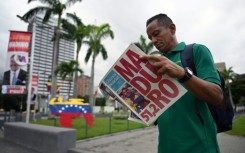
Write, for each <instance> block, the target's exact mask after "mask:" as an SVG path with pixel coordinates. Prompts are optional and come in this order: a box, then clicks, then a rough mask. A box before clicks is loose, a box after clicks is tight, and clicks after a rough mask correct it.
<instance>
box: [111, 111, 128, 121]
mask: <svg viewBox="0 0 245 153" xmlns="http://www.w3.org/2000/svg"><path fill="white" fill-rule="evenodd" d="M112 117H113V119H121V120H126V119H128V112H113V113H112Z"/></svg>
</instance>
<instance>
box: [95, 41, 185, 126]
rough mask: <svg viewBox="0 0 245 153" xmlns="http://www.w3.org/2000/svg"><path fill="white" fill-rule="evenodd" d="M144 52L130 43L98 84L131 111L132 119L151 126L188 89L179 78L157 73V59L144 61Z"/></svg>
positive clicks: (130, 118) (130, 117)
mask: <svg viewBox="0 0 245 153" xmlns="http://www.w3.org/2000/svg"><path fill="white" fill-rule="evenodd" d="M142 55H145V53H144V52H143V51H142V50H140V49H139V48H138V47H137V46H136V45H134V44H130V45H129V47H128V48H127V49H126V50H125V51H124V53H123V54H122V55H121V56H120V57H119V59H118V60H117V61H116V62H115V63H114V65H113V66H112V67H111V68H110V70H109V71H108V72H107V73H106V75H105V76H104V77H103V79H102V80H101V82H100V84H99V88H100V89H101V90H102V91H103V92H105V93H106V94H109V95H110V96H111V97H112V98H115V100H117V101H118V102H120V103H121V104H122V105H125V106H126V107H127V108H128V109H129V110H130V111H131V113H130V116H129V120H132V121H136V122H139V123H142V124H145V125H148V126H149V125H150V124H152V123H153V122H154V121H155V120H156V119H157V118H158V117H159V116H160V115H161V114H162V113H163V112H164V111H166V110H167V109H168V108H169V107H170V106H171V105H173V104H174V103H175V102H176V101H177V100H178V99H179V98H180V97H181V96H183V95H184V94H185V93H186V89H185V88H184V87H183V86H182V85H181V84H180V83H178V81H176V79H173V78H170V77H168V76H167V75H160V74H158V73H157V71H156V69H155V68H154V67H153V66H152V62H154V61H142V60H140V59H139V58H140V56H142Z"/></svg>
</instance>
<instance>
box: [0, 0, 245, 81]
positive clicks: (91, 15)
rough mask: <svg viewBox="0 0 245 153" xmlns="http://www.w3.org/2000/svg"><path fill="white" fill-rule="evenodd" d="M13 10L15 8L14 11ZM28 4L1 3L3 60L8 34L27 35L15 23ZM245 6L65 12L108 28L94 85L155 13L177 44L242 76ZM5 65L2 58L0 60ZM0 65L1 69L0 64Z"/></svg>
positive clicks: (88, 5)
mask: <svg viewBox="0 0 245 153" xmlns="http://www.w3.org/2000/svg"><path fill="white" fill-rule="evenodd" d="M13 4H14V5H13ZM37 4H40V3H38V2H34V3H33V4H27V0H18V1H16V0H8V1H1V2H0V14H1V15H0V21H1V29H0V32H1V36H0V44H1V45H0V52H1V55H5V53H6V50H7V43H8V37H9V32H8V30H26V29H27V24H25V23H23V22H22V21H20V20H19V19H18V18H16V15H17V14H20V15H23V14H24V13H25V12H26V11H28V10H29V9H30V8H32V7H33V6H35V5H37ZM244 8H245V1H244V0H216V1H213V0H206V1H196V0H185V1H177V0H151V1H149V0H124V1H114V0H83V1H82V2H81V3H76V4H75V5H74V6H71V8H69V9H68V10H67V11H69V12H71V13H72V12H76V14H77V15H78V16H80V17H81V18H82V20H83V22H84V23H85V24H97V25H100V24H102V23H109V24H110V25H111V29H112V30H113V31H114V34H115V39H114V40H111V39H110V38H108V39H107V40H105V41H104V42H105V47H106V49H107V51H108V55H109V57H108V59H107V60H106V61H104V60H102V58H101V55H99V56H98V58H97V59H96V65H95V70H96V72H95V85H98V83H99V81H100V80H101V78H102V77H103V76H104V75H105V73H106V72H107V71H108V69H109V68H110V67H111V66H112V64H113V63H114V62H115V61H116V59H117V58H118V57H119V56H120V55H121V54H122V52H123V51H124V50H125V49H126V48H127V47H128V45H129V44H130V43H132V42H135V41H138V40H139V37H140V35H144V36H146V33H145V22H146V20H147V19H148V18H149V17H151V16H153V15H155V14H158V13H166V14H168V15H169V16H170V17H171V18H172V19H173V21H174V22H175V24H176V26H177V38H178V41H185V42H186V43H194V42H196V43H202V44H204V45H206V46H207V47H208V48H209V49H210V50H211V52H212V54H213V57H214V60H215V62H221V61H224V62H226V65H227V67H231V66H232V67H233V70H234V71H235V72H237V73H245V66H244V65H245V61H244V60H243V57H245V52H244V49H245V43H244V42H245V27H244V25H245V20H244V14H245V9H244ZM85 54H86V47H84V46H83V47H82V50H81V54H80V56H79V58H80V59H81V60H80V65H81V67H82V69H83V70H84V72H85V74H86V75H90V69H91V61H89V63H88V64H87V65H85V63H84V56H85ZM0 60H1V61H4V56H0ZM1 63H2V64H1V65H0V66H1V67H3V65H4V62H1Z"/></svg>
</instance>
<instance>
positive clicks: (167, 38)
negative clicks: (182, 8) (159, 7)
mask: <svg viewBox="0 0 245 153" xmlns="http://www.w3.org/2000/svg"><path fill="white" fill-rule="evenodd" d="M171 26H172V25H171ZM171 26H168V27H167V26H164V25H162V24H160V23H158V21H157V20H153V21H152V22H151V23H150V24H149V25H148V26H147V27H146V32H147V35H148V38H149V39H150V40H151V41H152V43H153V44H154V46H155V47H156V48H157V49H158V50H159V51H160V52H165V53H166V52H168V51H170V50H171V49H172V48H171V42H172V41H173V36H174V33H173V31H172V29H171Z"/></svg>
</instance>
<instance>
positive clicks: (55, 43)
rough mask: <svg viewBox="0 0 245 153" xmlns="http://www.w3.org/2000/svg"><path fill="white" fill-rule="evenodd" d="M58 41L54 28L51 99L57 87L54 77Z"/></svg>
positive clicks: (57, 33) (58, 37)
mask: <svg viewBox="0 0 245 153" xmlns="http://www.w3.org/2000/svg"><path fill="white" fill-rule="evenodd" d="M59 40H60V31H59V29H58V28H55V41H54V51H53V59H52V60H53V65H52V80H51V81H52V86H51V98H55V97H56V86H57V77H56V75H55V69H56V67H57V64H58V54H59Z"/></svg>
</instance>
